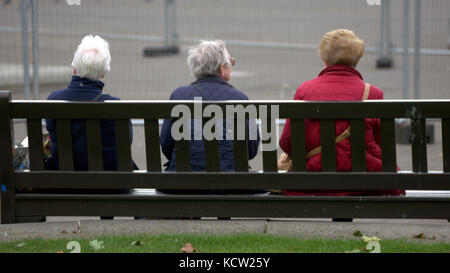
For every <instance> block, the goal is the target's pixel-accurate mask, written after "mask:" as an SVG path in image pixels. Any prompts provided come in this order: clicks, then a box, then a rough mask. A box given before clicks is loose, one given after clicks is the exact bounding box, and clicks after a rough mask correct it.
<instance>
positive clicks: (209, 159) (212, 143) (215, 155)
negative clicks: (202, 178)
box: [204, 140, 220, 172]
mask: <svg viewBox="0 0 450 273" xmlns="http://www.w3.org/2000/svg"><path fill="white" fill-rule="evenodd" d="M204 143H205V155H206V158H205V160H206V171H207V172H218V171H220V155H219V142H218V141H217V140H209V141H208V140H204Z"/></svg>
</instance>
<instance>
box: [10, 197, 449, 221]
mask: <svg viewBox="0 0 450 273" xmlns="http://www.w3.org/2000/svg"><path fill="white" fill-rule="evenodd" d="M449 201H450V199H449V198H412V197H410V198H402V197H380V196H378V197H367V196H357V197H351V196H343V197H342V196H332V197H327V196H252V197H249V196H233V195H231V196H220V195H215V196H214V195H204V196H199V195H191V196H186V195H169V196H137V195H131V194H130V195H94V194H92V195H72V196H67V195H56V194H54V195H45V194H40V195H36V194H33V195H18V196H17V215H18V216H19V217H24V216H39V215H45V216H61V215H64V216H78V215H85V216H98V215H114V216H136V215H138V216H156V217H164V216H166V217H218V216H219V217H264V218H266V217H289V218H402V219H407V218H408V219H430V218H431V219H447V218H448V215H449V213H450V202H449ZM261 208H263V209H261ZM299 208H307V209H299ZM417 208H420V209H417Z"/></svg>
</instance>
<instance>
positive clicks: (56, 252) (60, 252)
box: [55, 251, 64, 254]
mask: <svg viewBox="0 0 450 273" xmlns="http://www.w3.org/2000/svg"><path fill="white" fill-rule="evenodd" d="M55 253H59V254H61V253H64V251H56V252H55Z"/></svg>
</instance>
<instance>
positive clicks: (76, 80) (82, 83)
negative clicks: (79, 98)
mask: <svg viewBox="0 0 450 273" xmlns="http://www.w3.org/2000/svg"><path fill="white" fill-rule="evenodd" d="M104 86H105V84H104V83H103V82H102V81H93V80H90V79H88V78H81V77H80V76H77V75H73V76H72V81H71V82H70V84H69V88H74V89H79V88H83V89H95V90H98V89H100V91H101V90H102V89H103V87H104Z"/></svg>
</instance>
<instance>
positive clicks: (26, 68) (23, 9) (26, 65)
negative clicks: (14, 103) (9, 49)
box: [20, 0, 30, 100]
mask: <svg viewBox="0 0 450 273" xmlns="http://www.w3.org/2000/svg"><path fill="white" fill-rule="evenodd" d="M29 4H30V2H29V1H28V0H22V1H21V2H20V18H21V21H22V59H23V88H24V93H25V95H24V97H25V99H26V100H29V99H30V60H29V52H28V18H27V10H28V5H29Z"/></svg>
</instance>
